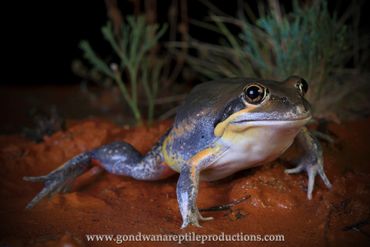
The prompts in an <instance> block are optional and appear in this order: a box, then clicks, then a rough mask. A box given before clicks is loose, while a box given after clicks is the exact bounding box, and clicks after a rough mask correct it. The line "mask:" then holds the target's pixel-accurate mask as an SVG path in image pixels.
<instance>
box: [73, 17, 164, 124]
mask: <svg viewBox="0 0 370 247" xmlns="http://www.w3.org/2000/svg"><path fill="white" fill-rule="evenodd" d="M166 29H167V25H163V26H162V27H159V26H158V25H156V24H147V23H146V21H145V17H144V16H138V17H136V16H128V17H127V18H126V22H124V23H122V25H121V30H120V32H119V34H115V31H114V28H113V26H112V24H111V23H110V22H108V23H107V25H106V26H104V27H103V28H102V33H103V36H104V38H105V40H107V41H108V42H109V44H110V46H111V48H112V49H113V52H114V54H115V55H116V57H117V58H118V62H114V61H105V60H103V59H101V58H100V57H98V56H97V55H96V53H95V52H94V50H93V49H92V47H91V46H90V44H89V42H88V41H85V40H84V41H81V43H80V48H81V49H82V50H83V51H84V57H85V58H86V59H87V60H88V61H89V62H90V63H91V64H92V65H93V67H94V68H95V69H97V70H98V71H100V72H101V73H102V74H104V75H105V76H107V77H109V78H111V79H112V80H113V81H114V82H116V83H117V86H118V87H119V89H120V91H121V93H122V96H123V98H124V100H125V101H126V102H127V104H128V105H129V107H130V109H131V111H132V113H133V115H134V118H135V120H136V122H137V123H140V122H142V120H143V116H142V112H141V110H140V104H139V89H140V88H141V87H142V88H143V91H144V94H145V96H146V99H147V101H148V102H147V107H148V109H147V113H148V116H147V118H148V120H149V121H151V120H152V119H153V116H154V100H155V98H156V96H157V93H158V86H159V83H160V80H161V70H162V68H163V65H164V62H163V60H161V59H160V58H158V57H157V56H154V55H153V53H152V50H153V48H155V47H156V46H157V44H158V40H159V38H160V37H161V36H162V35H163V34H164V32H165V31H166Z"/></svg>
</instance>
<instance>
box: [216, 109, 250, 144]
mask: <svg viewBox="0 0 370 247" xmlns="http://www.w3.org/2000/svg"><path fill="white" fill-rule="evenodd" d="M255 108H256V107H255V106H249V107H248V108H246V109H243V110H241V111H238V112H236V113H234V114H232V115H231V116H229V117H228V118H226V119H225V120H224V121H223V122H220V123H218V124H217V125H216V127H215V129H214V131H213V133H214V135H215V136H217V137H220V136H222V135H223V134H224V132H225V129H226V127H227V126H228V125H229V123H230V122H232V121H234V120H235V119H236V118H238V117H239V116H240V115H243V114H247V113H248V112H251V111H252V110H253V109H255Z"/></svg>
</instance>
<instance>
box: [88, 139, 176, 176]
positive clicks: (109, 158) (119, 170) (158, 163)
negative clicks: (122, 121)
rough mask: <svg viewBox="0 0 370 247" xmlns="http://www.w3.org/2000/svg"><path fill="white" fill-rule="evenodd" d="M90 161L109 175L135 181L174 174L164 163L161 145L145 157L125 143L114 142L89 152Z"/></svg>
mask: <svg viewBox="0 0 370 247" xmlns="http://www.w3.org/2000/svg"><path fill="white" fill-rule="evenodd" d="M91 159H92V161H93V162H96V163H98V164H99V165H100V166H102V167H103V168H104V169H105V170H106V171H108V172H109V173H113V174H116V175H125V176H129V177H132V178H135V179H137V180H159V179H163V178H166V177H169V176H170V175H172V174H174V173H175V172H174V171H173V170H172V169H171V168H169V167H168V166H167V165H165V163H164V159H163V156H162V153H161V143H158V144H157V145H156V146H154V147H153V149H152V150H151V151H150V152H149V153H147V154H146V155H145V156H143V155H141V154H140V153H139V152H138V151H137V150H136V149H135V148H134V147H133V146H131V145H130V144H129V143H126V142H114V143H111V144H108V145H105V146H102V147H100V148H98V149H96V150H93V151H92V152H91Z"/></svg>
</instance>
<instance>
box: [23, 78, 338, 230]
mask: <svg viewBox="0 0 370 247" xmlns="http://www.w3.org/2000/svg"><path fill="white" fill-rule="evenodd" d="M307 89H308V85H307V82H306V81H305V80H304V79H302V78H300V77H298V76H291V77H289V78H288V79H286V80H284V81H281V82H277V81H271V80H261V79H251V78H236V79H223V80H216V81H210V82H205V83H202V84H200V85H198V86H196V87H195V88H194V89H193V90H192V91H191V93H190V94H189V95H188V97H187V98H186V99H185V102H184V103H183V104H182V105H181V106H180V107H179V109H178V111H177V115H176V118H175V121H174V124H173V126H172V128H171V129H170V130H169V131H167V133H166V134H165V135H164V136H163V137H162V138H161V139H160V140H159V141H158V143H157V144H156V145H154V147H153V148H152V150H151V151H150V152H148V153H147V154H146V155H141V154H140V153H139V152H138V151H137V150H136V149H135V148H134V147H132V146H131V145H130V144H128V143H126V142H114V143H111V144H108V145H105V146H102V147H99V148H96V149H94V150H91V151H88V152H85V153H82V154H80V155H77V156H76V157H74V158H72V159H71V160H69V161H67V162H66V163H65V164H63V165H62V166H60V167H59V168H57V169H56V170H54V171H52V172H51V173H49V174H48V175H46V176H40V177H25V178H24V179H25V180H27V181H33V182H44V184H45V187H44V188H43V190H42V191H41V192H40V193H39V194H38V195H36V197H35V198H34V199H33V200H32V201H31V202H30V203H29V204H28V205H27V207H28V208H31V207H33V206H34V205H35V204H36V203H38V202H39V201H40V200H41V199H43V198H44V197H46V196H50V195H52V194H54V193H57V192H60V191H64V190H65V189H66V188H68V187H69V185H70V184H71V182H72V181H73V180H74V179H75V178H76V177H78V176H80V175H81V174H82V173H84V172H85V171H86V170H88V169H89V168H91V166H92V163H98V164H100V165H101V166H102V167H103V168H104V169H105V170H107V171H108V172H110V173H113V174H117V175H125V176H130V177H133V178H135V179H139V180H159V179H163V178H167V177H169V176H171V175H172V174H174V173H175V172H178V173H180V177H179V180H178V183H177V190H176V191H177V200H178V204H179V208H180V213H181V216H182V219H183V224H182V227H183V228H184V227H187V226H188V225H195V226H199V220H209V219H211V218H204V217H202V216H201V215H200V213H199V210H198V207H197V205H196V198H197V194H198V184H199V180H200V179H202V180H206V181H213V180H218V179H222V178H224V177H227V176H229V175H231V174H233V173H235V172H237V171H240V170H243V169H247V168H251V167H255V166H260V165H263V164H265V163H268V162H271V161H273V160H275V159H276V158H278V157H279V156H280V155H281V154H282V153H284V151H285V150H286V149H287V148H289V146H290V145H291V144H292V143H293V142H294V141H296V142H297V143H298V144H299V145H300V146H301V147H302V149H303V151H304V154H303V157H302V159H301V161H300V163H299V164H298V166H297V167H296V168H293V169H287V170H286V172H287V173H298V172H301V171H306V172H307V174H308V190H307V197H308V198H309V199H311V198H312V191H313V188H314V180H315V176H316V175H317V174H318V175H319V176H320V177H321V178H322V180H323V182H324V184H325V185H326V186H327V187H328V188H331V184H330V182H329V180H328V178H327V177H326V175H325V172H324V169H323V157H322V150H321V147H320V144H319V142H318V141H317V140H316V139H315V137H314V136H313V135H312V134H311V133H310V132H309V131H308V130H307V128H306V127H305V125H306V124H307V122H308V121H309V120H310V118H311V108H310V105H309V103H308V102H307V101H306V99H305V98H304V94H305V93H306V92H307Z"/></svg>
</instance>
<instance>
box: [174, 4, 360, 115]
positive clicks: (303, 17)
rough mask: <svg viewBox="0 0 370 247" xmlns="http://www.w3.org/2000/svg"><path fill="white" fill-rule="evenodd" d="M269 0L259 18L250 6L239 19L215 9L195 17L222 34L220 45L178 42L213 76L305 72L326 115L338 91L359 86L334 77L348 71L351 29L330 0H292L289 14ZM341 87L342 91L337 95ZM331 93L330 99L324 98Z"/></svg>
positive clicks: (277, 75) (202, 71)
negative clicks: (308, 1) (305, 0)
mask: <svg viewBox="0 0 370 247" xmlns="http://www.w3.org/2000/svg"><path fill="white" fill-rule="evenodd" d="M269 3H270V10H269V11H266V10H264V8H263V5H260V6H259V9H260V13H259V18H256V17H254V16H253V15H252V14H251V11H250V9H249V8H248V6H245V8H244V9H245V10H246V11H244V12H240V13H239V16H238V18H235V17H229V16H221V15H214V14H212V15H210V19H211V21H212V23H208V22H199V21H193V24H196V25H198V26H201V27H203V28H206V29H209V30H211V31H214V32H217V33H218V34H220V36H221V38H222V39H221V41H220V42H219V43H218V44H211V43H204V42H200V41H197V40H194V39H193V40H192V41H191V42H190V43H189V44H183V43H182V44H179V43H176V44H174V45H175V46H179V45H181V46H183V45H186V46H189V47H190V48H192V49H193V50H195V55H188V57H187V61H188V63H189V64H190V66H191V67H192V68H193V69H194V70H196V71H197V72H199V73H200V74H201V75H202V76H204V77H206V78H209V79H217V78H222V77H263V78H271V79H278V80H281V79H285V78H287V77H288V76H289V75H300V76H302V77H304V78H306V80H308V81H309V82H310V90H309V94H308V95H307V97H308V99H309V100H310V101H311V103H313V104H314V105H315V108H316V114H317V115H319V114H322V113H323V112H325V111H327V110H328V104H331V105H333V104H334V105H335V104H336V102H337V101H338V100H340V99H341V98H339V95H341V96H342V97H344V96H343V95H345V94H346V93H348V92H349V91H350V90H351V87H352V88H355V87H354V85H353V84H348V83H347V84H346V85H341V86H340V88H339V90H338V89H337V87H339V85H338V83H337V82H335V81H333V80H332V76H333V74H336V73H337V72H338V71H341V70H343V68H344V67H345V65H346V64H347V63H348V61H349V60H350V59H351V58H353V57H354V51H353V49H351V48H352V47H351V46H352V44H351V39H350V37H351V31H352V30H350V29H349V27H348V26H346V25H344V24H343V22H344V21H343V20H342V19H341V20H340V18H338V17H337V16H336V14H334V15H331V14H330V13H329V10H328V7H327V1H325V0H317V1H313V2H312V3H311V4H310V5H302V4H299V3H298V1H293V8H292V11H291V12H289V13H287V14H284V13H283V11H281V10H280V5H279V2H278V1H269ZM350 9H353V7H352V8H350ZM218 12H220V11H218ZM350 14H351V13H350ZM352 14H353V15H354V14H355V13H352ZM235 31H236V32H237V33H236V34H235ZM357 88H358V87H357V86H356V89H357ZM338 91H340V92H341V93H340V94H337V95H334V94H333V92H338ZM329 98H330V99H331V100H325V101H324V100H323V99H329Z"/></svg>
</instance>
